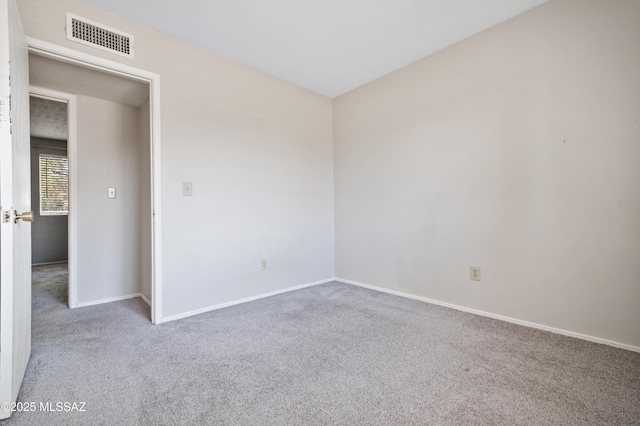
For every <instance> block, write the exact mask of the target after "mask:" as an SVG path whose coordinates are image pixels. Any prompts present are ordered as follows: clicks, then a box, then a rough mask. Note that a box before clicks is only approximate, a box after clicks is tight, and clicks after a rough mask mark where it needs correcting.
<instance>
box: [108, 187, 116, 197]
mask: <svg viewBox="0 0 640 426" xmlns="http://www.w3.org/2000/svg"><path fill="white" fill-rule="evenodd" d="M107 198H116V189H115V188H107Z"/></svg>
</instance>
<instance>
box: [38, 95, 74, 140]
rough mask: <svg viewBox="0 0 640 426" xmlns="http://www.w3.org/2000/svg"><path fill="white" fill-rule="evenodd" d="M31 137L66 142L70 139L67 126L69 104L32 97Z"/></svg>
mask: <svg viewBox="0 0 640 426" xmlns="http://www.w3.org/2000/svg"><path fill="white" fill-rule="evenodd" d="M29 112H30V114H31V136H36V137H39V138H47V139H57V140H62V141H66V140H67V139H68V137H69V133H68V130H67V129H68V126H67V104H66V102H57V101H52V100H49V99H42V98H37V97H34V96H31V97H30V98H29Z"/></svg>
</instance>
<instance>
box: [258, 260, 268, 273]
mask: <svg viewBox="0 0 640 426" xmlns="http://www.w3.org/2000/svg"><path fill="white" fill-rule="evenodd" d="M268 268H269V260H268V259H260V270H261V271H266V270H267V269H268Z"/></svg>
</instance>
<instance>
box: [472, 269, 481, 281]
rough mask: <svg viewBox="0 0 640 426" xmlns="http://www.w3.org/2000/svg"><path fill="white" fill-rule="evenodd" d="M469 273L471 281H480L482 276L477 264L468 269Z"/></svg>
mask: <svg viewBox="0 0 640 426" xmlns="http://www.w3.org/2000/svg"><path fill="white" fill-rule="evenodd" d="M470 273H471V277H470V278H471V279H472V280H473V281H480V279H481V278H482V276H481V274H480V267H479V266H472V267H471V269H470Z"/></svg>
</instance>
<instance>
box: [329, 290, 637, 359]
mask: <svg viewBox="0 0 640 426" xmlns="http://www.w3.org/2000/svg"><path fill="white" fill-rule="evenodd" d="M335 280H336V281H338V282H341V283H344V284H351V285H355V286H358V287H364V288H368V289H370V290H375V291H380V292H383V293H389V294H393V295H395V296H400V297H405V298H407V299H413V300H419V301H421V302H426V303H431V304H433V305H438V306H444V307H445V308H451V309H455V310H458V311H463V312H467V313H470V314H475V315H481V316H483V317H489V318H493V319H497V320H500V321H506V322H510V323H513V324H518V325H524V326H525V327H531V328H536V329H538V330H544V331H550V332H552V333H556V334H562V335H564V336H569V337H575V338H578V339H582V340H588V341H589V342H594V343H600V344H603V345H608V346H613V347H616V348H621V349H626V350H628V351H633V352H640V347H639V346H633V345H628V344H626V343H620V342H615V341H613V340H607V339H602V338H600V337H594V336H589V335H588V334H581V333H575V332H573V331H568V330H563V329H561V328H555V327H549V326H546V325H542V324H537V323H534V322H529V321H523V320H519V319H517V318H511V317H507V316H504V315H498V314H493V313H491V312H485V311H480V310H478V309H473V308H467V307H464V306H459V305H454V304H453V303H447V302H441V301H439V300H434V299H428V298H426V297H421V296H416V295H413V294H409V293H402V292H400V291H395V290H389V289H386V288H382V287H376V286H372V285H369V284H363V283H360V282H357V281H351V280H346V279H344V278H335Z"/></svg>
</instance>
